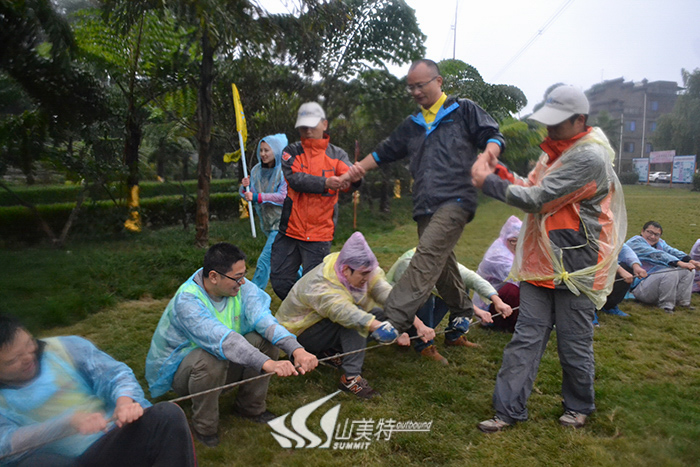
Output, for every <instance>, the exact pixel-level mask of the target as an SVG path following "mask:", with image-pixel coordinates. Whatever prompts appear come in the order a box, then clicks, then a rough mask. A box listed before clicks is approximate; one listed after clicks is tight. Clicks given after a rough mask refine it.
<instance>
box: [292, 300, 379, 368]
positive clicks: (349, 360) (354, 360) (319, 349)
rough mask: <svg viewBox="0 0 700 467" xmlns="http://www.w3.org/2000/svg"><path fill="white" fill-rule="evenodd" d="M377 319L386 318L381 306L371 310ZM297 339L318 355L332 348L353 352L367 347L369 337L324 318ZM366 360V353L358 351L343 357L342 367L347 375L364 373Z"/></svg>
mask: <svg viewBox="0 0 700 467" xmlns="http://www.w3.org/2000/svg"><path fill="white" fill-rule="evenodd" d="M370 313H372V314H373V315H374V316H375V317H376V318H377V320H379V321H383V320H384V313H383V311H382V309H381V308H374V309H373V310H371V311H370ZM297 341H298V342H299V343H300V344H301V345H302V346H303V347H304V349H306V351H308V352H311V353H313V354H316V355H320V354H321V353H323V352H326V351H329V350H332V351H336V352H339V353H345V352H352V351H353V350H360V349H363V348H365V347H367V338H366V337H362V335H360V333H359V332H357V331H356V330H355V329H350V328H346V327H343V326H341V325H340V324H338V323H335V322H333V321H331V320H329V319H327V318H326V319H322V320H321V321H319V322H318V323H316V324H314V325H313V326H311V327H310V328H308V329H306V330H305V331H304V332H302V333H301V334H299V336H298V337H297ZM364 362H365V353H364V352H358V353H355V354H352V355H346V356H344V357H343V363H342V364H341V365H340V368H342V370H343V371H344V372H345V376H347V377H350V376H357V375H360V374H362V365H363V363H364Z"/></svg>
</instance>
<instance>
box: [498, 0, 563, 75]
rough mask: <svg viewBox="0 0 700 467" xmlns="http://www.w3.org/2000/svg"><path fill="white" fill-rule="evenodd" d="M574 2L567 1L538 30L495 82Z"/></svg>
mask: <svg viewBox="0 0 700 467" xmlns="http://www.w3.org/2000/svg"><path fill="white" fill-rule="evenodd" d="M573 2H574V0H566V1H565V2H564V3H563V4H562V6H560V7H559V9H558V10H557V11H556V12H555V13H554V14H553V15H552V16H551V17H550V18H549V19H548V20H547V22H546V23H544V25H543V26H542V27H541V28H540V29H538V30H537V32H536V33H535V34H534V35H533V36H532V37H531V38H530V40H529V41H527V43H526V44H525V45H524V46H523V47H522V48H521V49H520V50H519V51H518V53H516V54H515V55H514V56H513V58H511V59H510V60H509V61H508V63H506V64H505V66H504V67H503V68H501V69H500V71H499V72H498V73H496V75H495V76H494V77H493V81H495V80H497V79H498V78H499V77H500V76H501V75H502V74H503V73H504V72H505V71H506V70H507V69H508V68H510V66H511V65H512V64H513V63H515V61H516V60H517V59H518V58H520V56H521V55H522V54H523V53H524V52H525V51H526V50H527V49H528V48H530V46H531V45H532V44H533V43H534V42H535V41H536V40H537V38H539V37H540V36H541V35H542V34H543V33H544V32H545V31H546V30H547V28H549V27H550V26H551V25H552V23H554V21H556V19H557V18H558V17H559V16H561V14H562V13H564V10H566V9H567V8H568V7H569V5H571V4H572V3H573Z"/></svg>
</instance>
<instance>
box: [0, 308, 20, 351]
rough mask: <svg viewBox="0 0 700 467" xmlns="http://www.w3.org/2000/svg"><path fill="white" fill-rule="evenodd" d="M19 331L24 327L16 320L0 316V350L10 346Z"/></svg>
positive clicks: (9, 316)
mask: <svg viewBox="0 0 700 467" xmlns="http://www.w3.org/2000/svg"><path fill="white" fill-rule="evenodd" d="M20 329H24V326H22V323H20V322H19V320H18V319H17V318H15V317H14V316H11V315H6V314H0V349H2V348H3V347H5V346H6V345H8V344H11V343H12V341H14V340H15V336H16V335H17V331H19V330H20Z"/></svg>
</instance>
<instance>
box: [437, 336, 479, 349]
mask: <svg viewBox="0 0 700 467" xmlns="http://www.w3.org/2000/svg"><path fill="white" fill-rule="evenodd" d="M445 346H446V347H481V346H480V345H479V344H475V343H474V342H469V341H468V340H467V337H466V336H459V337H458V338H457V339H455V340H453V341H451V340H448V339H445Z"/></svg>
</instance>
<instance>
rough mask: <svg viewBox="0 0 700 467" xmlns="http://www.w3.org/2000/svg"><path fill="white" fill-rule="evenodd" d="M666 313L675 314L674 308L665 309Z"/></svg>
mask: <svg viewBox="0 0 700 467" xmlns="http://www.w3.org/2000/svg"><path fill="white" fill-rule="evenodd" d="M664 311H665V312H666V313H668V314H669V315H672V314H673V308H664Z"/></svg>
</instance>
